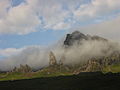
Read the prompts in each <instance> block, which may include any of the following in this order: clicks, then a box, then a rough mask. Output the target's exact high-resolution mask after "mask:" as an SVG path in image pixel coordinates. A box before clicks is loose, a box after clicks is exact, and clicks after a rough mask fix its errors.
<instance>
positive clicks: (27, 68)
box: [11, 64, 32, 73]
mask: <svg viewBox="0 0 120 90" xmlns="http://www.w3.org/2000/svg"><path fill="white" fill-rule="evenodd" d="M11 72H19V73H28V72H32V69H31V67H30V66H28V65H27V64H26V65H20V67H18V68H17V67H14V69H13V70H12V71H11Z"/></svg>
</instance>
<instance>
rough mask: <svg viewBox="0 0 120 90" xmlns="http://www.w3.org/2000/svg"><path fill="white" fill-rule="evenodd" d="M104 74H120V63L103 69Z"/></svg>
mask: <svg viewBox="0 0 120 90" xmlns="http://www.w3.org/2000/svg"><path fill="white" fill-rule="evenodd" d="M103 72H112V73H118V72H120V63H119V64H116V65H110V66H107V67H105V68H104V69H103Z"/></svg>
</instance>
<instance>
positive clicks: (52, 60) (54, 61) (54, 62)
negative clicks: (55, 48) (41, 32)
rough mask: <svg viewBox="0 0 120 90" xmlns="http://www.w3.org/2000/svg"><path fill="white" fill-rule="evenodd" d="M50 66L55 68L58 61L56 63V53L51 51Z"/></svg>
mask: <svg viewBox="0 0 120 90" xmlns="http://www.w3.org/2000/svg"><path fill="white" fill-rule="evenodd" d="M49 60H50V61H49V66H54V65H57V61H56V57H55V55H54V53H53V52H52V51H51V52H50V54H49Z"/></svg>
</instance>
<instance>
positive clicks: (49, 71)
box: [0, 64, 120, 81]
mask: <svg viewBox="0 0 120 90" xmlns="http://www.w3.org/2000/svg"><path fill="white" fill-rule="evenodd" d="M103 72H104V73H107V72H113V73H117V72H120V64H116V65H111V66H107V67H105V68H104V69H103ZM69 75H72V73H71V72H70V71H67V70H65V69H62V70H61V71H60V69H59V67H47V68H44V69H43V70H41V71H37V72H30V73H17V72H12V73H0V81H6V80H20V79H32V78H39V77H56V76H69Z"/></svg>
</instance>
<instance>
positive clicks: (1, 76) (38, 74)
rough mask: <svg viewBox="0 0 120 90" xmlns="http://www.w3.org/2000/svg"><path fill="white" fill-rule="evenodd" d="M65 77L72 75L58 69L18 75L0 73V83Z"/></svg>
mask: <svg viewBox="0 0 120 90" xmlns="http://www.w3.org/2000/svg"><path fill="white" fill-rule="evenodd" d="M66 75H72V73H70V72H68V71H65V70H62V71H60V70H59V68H55V67H48V68H45V69H43V70H41V71H37V72H30V73H18V72H10V73H1V74H0V81H6V80H19V79H32V78H39V77H56V76H66Z"/></svg>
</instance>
